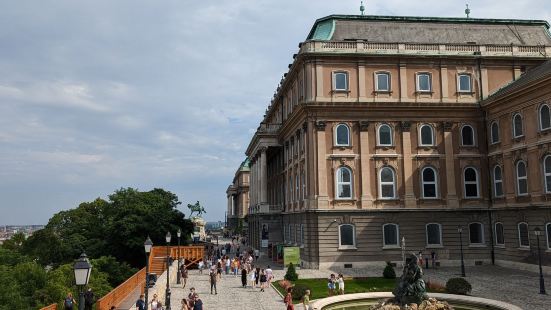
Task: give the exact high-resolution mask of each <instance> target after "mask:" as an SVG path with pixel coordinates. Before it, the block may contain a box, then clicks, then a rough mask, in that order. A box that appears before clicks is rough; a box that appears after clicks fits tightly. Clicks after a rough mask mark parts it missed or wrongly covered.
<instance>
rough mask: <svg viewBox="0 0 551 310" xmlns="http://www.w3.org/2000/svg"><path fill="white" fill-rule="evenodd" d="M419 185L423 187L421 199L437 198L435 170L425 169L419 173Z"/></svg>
mask: <svg viewBox="0 0 551 310" xmlns="http://www.w3.org/2000/svg"><path fill="white" fill-rule="evenodd" d="M421 183H422V186H423V198H436V197H438V182H437V178H436V170H434V168H432V167H425V168H423V170H422V171H421Z"/></svg>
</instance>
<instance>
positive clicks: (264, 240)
mask: <svg viewBox="0 0 551 310" xmlns="http://www.w3.org/2000/svg"><path fill="white" fill-rule="evenodd" d="M260 247H263V248H267V247H268V239H262V240H261V241H260Z"/></svg>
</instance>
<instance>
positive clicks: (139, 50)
mask: <svg viewBox="0 0 551 310" xmlns="http://www.w3.org/2000/svg"><path fill="white" fill-rule="evenodd" d="M469 4H470V7H471V17H476V18H520V19H544V20H547V21H550V20H551V1H549V0H526V1H520V0H502V1H495V0H480V1H470V2H469ZM359 5H360V1H356V0H338V1H337V0H332V1H331V0H316V1H312V0H308V1H307V0H272V1H266V0H172V1H164V0H156V1H151V0H148V1H146V0H117V1H112V0H94V1H87V0H81V1H74V0H57V1H49V0H41V1H28V0H18V1H9V0H0V225H6V224H45V223H47V221H48V219H49V218H50V217H51V216H52V215H53V214H54V213H56V212H59V211H61V210H66V209H70V208H75V207H77V206H78V204H79V203H81V202H84V201H92V200H94V199H95V198H97V197H102V198H106V197H107V195H109V194H111V193H113V192H114V191H115V190H117V189H119V188H126V187H133V188H138V189H139V190H142V191H148V190H151V189H153V188H164V189H166V190H169V191H171V192H173V193H175V194H176V195H178V197H179V199H180V201H182V206H181V208H180V210H181V211H184V212H185V213H186V214H189V211H188V210H187V208H186V207H185V206H186V205H187V204H188V203H194V202H195V201H197V200H198V201H200V202H201V203H202V205H203V206H204V207H205V209H206V211H207V213H206V214H205V216H204V217H205V219H206V220H208V221H214V220H222V221H223V220H224V212H225V211H226V205H227V200H226V189H227V187H228V185H229V184H230V183H231V182H232V179H233V176H234V174H235V171H236V169H237V168H238V166H239V164H240V163H241V162H242V161H243V160H244V158H245V154H244V152H245V149H246V147H247V145H248V143H249V141H250V139H251V137H252V135H253V134H254V132H255V130H256V128H257V127H258V124H259V122H260V121H261V119H262V115H263V114H264V111H265V109H266V107H267V106H268V104H269V102H270V99H271V97H272V95H273V93H274V91H275V89H276V87H277V84H278V82H279V80H280V79H281V77H282V75H283V74H284V73H285V72H286V70H287V65H288V64H289V63H290V62H291V61H292V55H293V54H294V53H296V52H297V50H298V43H299V42H301V41H304V40H305V38H306V36H307V34H308V32H309V31H310V29H311V27H312V25H313V23H314V21H315V20H316V19H317V18H320V17H323V16H326V15H330V14H359ZM365 5H366V13H367V14H373V15H410V16H411V15H413V16H442V17H463V16H464V9H465V2H464V1H455V0H453V1H443V0H425V1H421V2H420V1H405V0H385V1H367V2H366V3H365Z"/></svg>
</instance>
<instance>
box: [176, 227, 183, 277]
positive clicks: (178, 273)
mask: <svg viewBox="0 0 551 310" xmlns="http://www.w3.org/2000/svg"><path fill="white" fill-rule="evenodd" d="M176 235H177V236H178V271H177V272H176V284H180V277H181V276H182V274H181V272H180V237H181V236H182V231H181V230H180V228H178V232H177V233H176Z"/></svg>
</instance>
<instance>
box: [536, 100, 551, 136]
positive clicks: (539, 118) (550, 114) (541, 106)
mask: <svg viewBox="0 0 551 310" xmlns="http://www.w3.org/2000/svg"><path fill="white" fill-rule="evenodd" d="M544 106H545V107H547V111H549V120H550V125H551V107H549V105H548V104H546V103H544V104H542V105H540V107H539V109H538V120H539V122H538V123H539V128H540V131H544V130H547V129H549V128H551V126H549V127H545V128H543V124H542V123H541V119H542V117H541V110H542V109H543V107H544Z"/></svg>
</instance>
